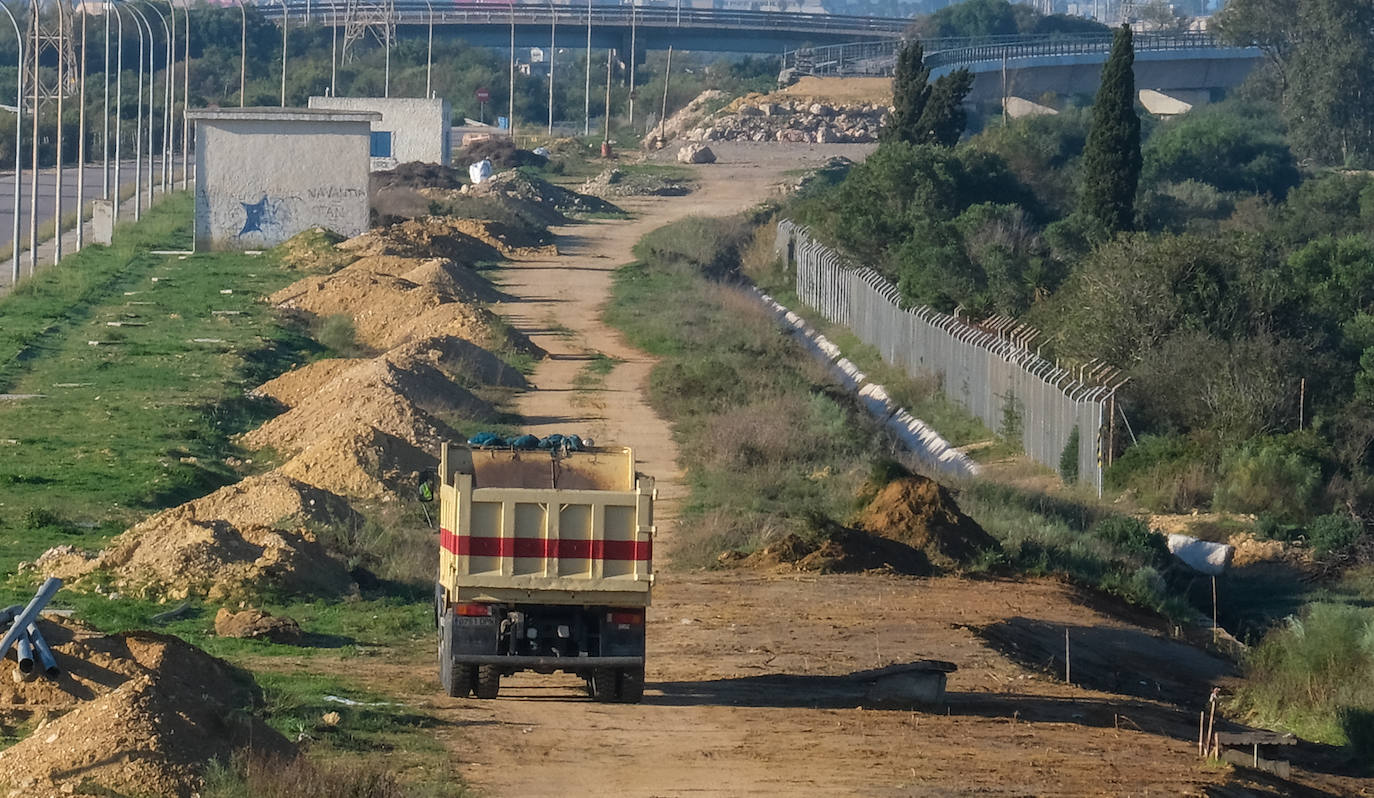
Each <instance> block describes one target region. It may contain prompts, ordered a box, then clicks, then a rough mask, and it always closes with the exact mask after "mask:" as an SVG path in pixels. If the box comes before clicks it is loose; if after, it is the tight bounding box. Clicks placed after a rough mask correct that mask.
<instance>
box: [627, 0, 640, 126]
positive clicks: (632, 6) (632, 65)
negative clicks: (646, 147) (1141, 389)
mask: <svg viewBox="0 0 1374 798" xmlns="http://www.w3.org/2000/svg"><path fill="white" fill-rule="evenodd" d="M637 8H638V4H637V0H630V109H629V116H630V133H634V130H635V66H636V64H635V55H636V54H637V53H638V52H639V47H638V46H637V45H636V44H635V17H636V13H635V12H636V10H637Z"/></svg>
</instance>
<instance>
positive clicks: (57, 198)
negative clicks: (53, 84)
mask: <svg viewBox="0 0 1374 798" xmlns="http://www.w3.org/2000/svg"><path fill="white" fill-rule="evenodd" d="M63 8H64V7H63V6H61V5H59V6H57V8H56V11H57V39H58V41H61V40H62V35H63V34H62V16H63V13H62V12H63ZM68 34H70V31H68ZM33 52H34V56H35V58H34V65H35V66H34V69H35V70H37V64H38V59H37V57H36V56H37V55H38V50H37V49H35V50H34V51H33ZM63 66H64V64H63V61H62V59H60V58H59V59H57V121H56V124H55V126H54V127H55V131H56V133H57V159H56V173H57V174H56V179H55V181H54V183H53V189H54V190H53V193H52V206H53V215H52V218H53V237H52V243H53V247H52V264H53V265H54V266H56V265H57V264H58V263H59V262H61V260H62V95H63V94H66V91H65V90H64V89H65V88H66V81H67V75H66V74H65V73H64V72H63V70H62V67H63ZM36 108H37V106H35V109H36ZM34 246H35V249H36V248H37V244H36V243H35V245H34Z"/></svg>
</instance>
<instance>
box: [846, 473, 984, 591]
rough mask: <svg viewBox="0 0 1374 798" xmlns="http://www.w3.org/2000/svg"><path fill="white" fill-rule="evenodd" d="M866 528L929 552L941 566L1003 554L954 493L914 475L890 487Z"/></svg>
mask: <svg viewBox="0 0 1374 798" xmlns="http://www.w3.org/2000/svg"><path fill="white" fill-rule="evenodd" d="M857 526H859V527H860V528H861V529H863V530H864V531H866V532H869V533H871V534H873V535H877V536H880V537H883V538H886V539H888V540H895V541H897V542H899V543H903V544H906V545H908V546H910V547H912V548H914V549H920V550H921V551H924V552H925V553H926V554H927V555H928V556H929V557H930V559H931V561H932V562H934V563H935V564H936V565H938V566H940V567H942V568H948V567H954V566H958V565H961V564H964V563H968V562H970V561H971V560H973V559H974V558H975V557H977V556H978V555H979V554H980V553H981V552H984V551H988V550H992V551H996V550H999V549H1000V548H1001V547H1000V546H999V545H998V543H997V540H996V539H995V538H993V537H992V536H991V535H989V534H988V533H987V532H985V531H983V528H982V527H980V526H978V523H977V522H976V521H974V520H973V519H972V518H969V517H968V516H966V515H964V514H963V512H962V511H961V510H960V509H959V505H958V504H956V503H955V501H954V497H953V496H951V495H950V493H949V491H948V490H946V489H945V488H944V486H942V485H940V484H939V483H938V482H935V481H934V480H931V479H926V478H925V477H922V476H917V475H912V476H908V477H902V478H901V479H897V480H894V481H892V482H890V483H888V484H887V485H886V486H885V487H884V488H883V489H882V490H880V491H878V495H876V496H874V497H873V500H872V501H871V502H869V504H868V507H866V508H865V509H864V511H863V513H862V514H861V515H860V517H859V519H858V524H857Z"/></svg>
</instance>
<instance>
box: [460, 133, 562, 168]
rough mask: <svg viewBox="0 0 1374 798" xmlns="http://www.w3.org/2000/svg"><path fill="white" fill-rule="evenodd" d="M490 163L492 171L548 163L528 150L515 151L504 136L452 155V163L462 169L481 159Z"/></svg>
mask: <svg viewBox="0 0 1374 798" xmlns="http://www.w3.org/2000/svg"><path fill="white" fill-rule="evenodd" d="M484 158H485V159H487V160H489V161H491V166H492V168H493V169H514V168H515V167H517V166H543V165H544V164H546V163H548V162H549V159H548V158H545V157H544V156H542V155H535V154H534V152H532V151H530V150H521V149H517V148H516V146H515V142H513V141H511V140H510V139H508V138H506V137H504V136H493V137H492V138H489V139H480V140H478V141H474V142H472V143H471V144H469V145H467V146H466V147H462V148H460V149H459V150H458V151H457V152H455V153H454V154H453V162H454V163H455V164H457V165H458V166H461V167H462V168H464V169H467V168H468V167H469V166H470V165H472V164H474V163H477V162H478V161H480V160H482V159H484Z"/></svg>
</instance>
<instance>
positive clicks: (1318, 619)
mask: <svg viewBox="0 0 1374 798" xmlns="http://www.w3.org/2000/svg"><path fill="white" fill-rule="evenodd" d="M1246 670H1247V675H1248V677H1249V678H1248V679H1247V682H1246V685H1245V686H1244V687H1243V688H1241V690H1239V691H1238V692H1237V696H1236V703H1237V705H1238V707H1239V708H1240V709H1242V710H1243V711H1245V712H1246V714H1247V715H1248V716H1249V719H1250V720H1252V721H1254V722H1257V723H1259V724H1261V725H1265V726H1269V727H1271V728H1273V727H1279V728H1283V729H1286V730H1290V731H1292V732H1295V733H1296V734H1298V735H1300V736H1301V737H1303V738H1304V739H1308V740H1314V741H1316V742H1323V743H1330V744H1333V745H1345V746H1349V747H1350V748H1351V750H1352V751H1353V752H1354V753H1356V754H1359V755H1362V756H1365V757H1369V756H1374V745H1371V743H1374V739H1372V738H1374V735H1371V734H1370V733H1369V732H1370V717H1371V713H1374V612H1371V611H1370V610H1368V609H1361V608H1357V607H1349V606H1344V605H1336V604H1313V605H1311V606H1310V607H1308V609H1307V611H1306V612H1305V613H1304V615H1303V617H1302V618H1301V619H1298V618H1289V620H1288V623H1287V624H1286V625H1285V626H1282V627H1280V628H1278V629H1275V630H1274V631H1272V632H1270V633H1269V634H1268V635H1267V636H1266V637H1265V638H1264V640H1263V641H1262V642H1261V643H1260V644H1259V645H1258V646H1256V647H1255V648H1254V649H1253V650H1252V651H1251V653H1250V656H1249V660H1248V662H1247V663H1246ZM1352 732H1353V733H1352Z"/></svg>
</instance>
